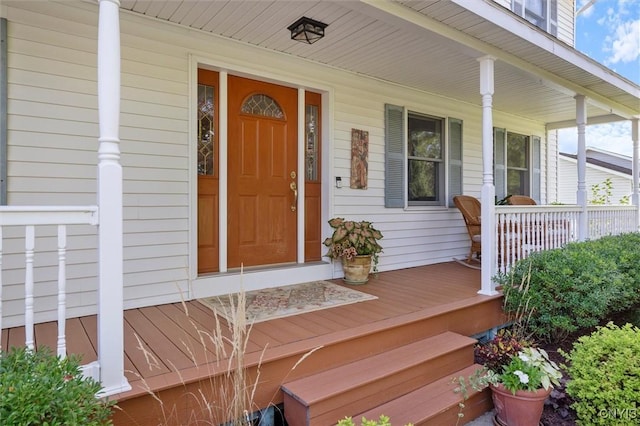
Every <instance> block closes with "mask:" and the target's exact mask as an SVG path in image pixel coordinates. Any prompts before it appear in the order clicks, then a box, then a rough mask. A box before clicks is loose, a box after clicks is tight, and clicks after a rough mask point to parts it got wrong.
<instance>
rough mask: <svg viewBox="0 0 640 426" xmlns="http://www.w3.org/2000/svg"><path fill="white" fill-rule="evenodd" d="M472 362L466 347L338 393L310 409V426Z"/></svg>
mask: <svg viewBox="0 0 640 426" xmlns="http://www.w3.org/2000/svg"><path fill="white" fill-rule="evenodd" d="M472 363H473V350H472V349H471V347H463V348H460V349H458V350H456V351H453V352H449V353H446V354H443V355H442V356H439V357H437V358H433V359H429V360H425V361H424V362H423V363H422V364H419V365H415V366H412V367H410V368H408V369H405V370H402V371H398V372H395V373H394V374H391V375H389V376H386V377H384V378H381V379H379V380H377V381H375V382H372V383H368V384H366V385H365V386H362V387H360V388H357V389H351V390H348V391H347V392H346V393H341V394H336V395H334V396H333V397H332V398H330V399H327V400H325V401H322V402H320V403H318V404H314V405H313V406H312V407H310V408H309V415H308V417H309V419H310V425H328V424H335V423H336V422H337V420H339V419H342V418H344V417H345V416H353V415H356V414H357V413H360V412H362V411H364V410H366V409H368V408H369V407H375V406H377V405H380V404H382V403H384V402H387V401H390V400H392V399H395V398H397V397H398V396H401V395H404V394H406V393H408V392H411V391H413V390H415V389H417V388H419V387H421V386H424V385H425V384H428V383H431V382H433V381H435V380H437V379H440V378H441V377H444V376H446V375H448V374H451V373H453V372H455V371H458V370H460V369H461V368H464V367H466V366H468V365H470V364H472ZM288 407H289V406H288V405H287V409H288Z"/></svg>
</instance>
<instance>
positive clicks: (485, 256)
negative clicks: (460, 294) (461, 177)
mask: <svg viewBox="0 0 640 426" xmlns="http://www.w3.org/2000/svg"><path fill="white" fill-rule="evenodd" d="M479 62H480V94H481V95H482V192H481V197H480V202H481V204H482V227H481V234H482V259H481V262H482V264H481V266H482V273H481V277H482V281H481V286H480V291H478V293H479V294H485V295H488V296H489V295H494V294H497V291H496V289H495V284H494V282H493V280H492V277H493V275H494V274H495V270H494V267H495V264H496V261H495V250H494V247H495V245H496V226H495V196H496V187H495V186H494V183H493V110H492V103H493V65H494V62H495V58H494V57H492V56H485V57H482V58H480V59H479Z"/></svg>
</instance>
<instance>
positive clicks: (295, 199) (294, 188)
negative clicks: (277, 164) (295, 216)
mask: <svg viewBox="0 0 640 426" xmlns="http://www.w3.org/2000/svg"><path fill="white" fill-rule="evenodd" d="M289 189H291V190H292V191H293V204H291V211H292V212H295V211H296V208H297V205H298V186H297V185H296V183H295V182H291V183H290V184H289Z"/></svg>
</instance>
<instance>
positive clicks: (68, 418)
mask: <svg viewBox="0 0 640 426" xmlns="http://www.w3.org/2000/svg"><path fill="white" fill-rule="evenodd" d="M78 365H79V362H78V360H77V359H76V358H73V357H70V358H65V359H60V358H59V357H56V356H54V355H52V354H51V351H50V350H49V349H48V348H43V349H39V350H38V351H37V352H34V351H30V350H27V349H25V348H12V349H11V350H10V351H9V352H0V424H2V425H3V426H14V425H15V426H18V425H19V426H23V425H47V426H55V425H65V426H66V425H83V426H84V425H91V426H101V425H109V424H111V421H110V417H111V406H112V405H113V403H111V402H108V401H105V400H101V399H98V398H96V396H95V395H96V393H97V392H99V391H100V388H101V386H100V384H99V383H98V382H96V381H94V380H92V379H90V378H84V377H83V376H82V374H81V372H80V368H79V366H78Z"/></svg>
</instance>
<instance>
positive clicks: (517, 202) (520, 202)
mask: <svg viewBox="0 0 640 426" xmlns="http://www.w3.org/2000/svg"><path fill="white" fill-rule="evenodd" d="M507 204H509V205H510V206H535V205H536V200H534V199H533V198H531V197H527V196H526V195H512V196H510V197H509V198H507Z"/></svg>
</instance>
